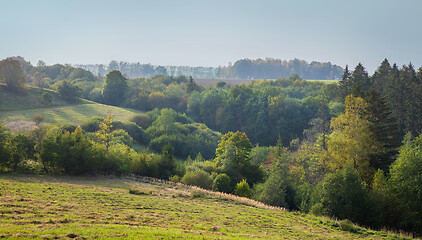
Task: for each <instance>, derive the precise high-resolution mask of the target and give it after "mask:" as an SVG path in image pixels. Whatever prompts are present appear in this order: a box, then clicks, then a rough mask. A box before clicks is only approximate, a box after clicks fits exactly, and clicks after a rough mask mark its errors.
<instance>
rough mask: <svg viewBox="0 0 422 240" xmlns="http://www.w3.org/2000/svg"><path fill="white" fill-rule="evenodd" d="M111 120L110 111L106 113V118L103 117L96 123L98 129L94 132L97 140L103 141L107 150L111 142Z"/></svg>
mask: <svg viewBox="0 0 422 240" xmlns="http://www.w3.org/2000/svg"><path fill="white" fill-rule="evenodd" d="M112 124H113V120H112V116H111V113H108V114H107V118H105V119H104V120H103V121H102V122H100V124H99V125H98V127H99V130H98V131H97V132H96V133H95V135H96V136H97V138H98V140H99V142H101V143H103V144H104V145H105V147H106V149H107V150H108V149H109V147H110V144H111V138H112V135H111V132H112V131H113V125H112Z"/></svg>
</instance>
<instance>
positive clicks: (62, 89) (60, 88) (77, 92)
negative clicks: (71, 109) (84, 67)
mask: <svg viewBox="0 0 422 240" xmlns="http://www.w3.org/2000/svg"><path fill="white" fill-rule="evenodd" d="M54 86H55V88H56V89H57V92H58V93H59V96H60V97H62V98H63V99H65V100H67V101H75V100H76V99H78V98H79V97H81V94H82V89H81V88H79V87H78V86H76V85H75V84H72V83H71V82H70V81H68V80H61V81H58V82H57V83H55V84H54Z"/></svg>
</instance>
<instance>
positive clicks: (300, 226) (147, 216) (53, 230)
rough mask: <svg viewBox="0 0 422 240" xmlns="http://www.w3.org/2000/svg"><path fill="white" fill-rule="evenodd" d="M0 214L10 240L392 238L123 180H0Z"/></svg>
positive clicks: (0, 233) (1, 233) (0, 228)
mask: <svg viewBox="0 0 422 240" xmlns="http://www.w3.org/2000/svg"><path fill="white" fill-rule="evenodd" d="M129 189H131V190H132V193H133V194H130V193H129ZM0 216H1V217H0V238H4V237H5V238H10V239H34V238H35V239H69V238H75V239H94V238H97V239H176V238H177V239H179V238H183V239H258V238H260V239H399V238H398V237H396V236H393V235H391V234H389V233H386V232H378V231H370V230H366V229H363V228H360V233H350V232H346V231H341V230H340V229H339V228H338V227H334V226H333V224H334V222H335V221H333V220H329V219H325V218H316V217H313V216H308V215H302V214H299V213H293V212H287V211H276V210H267V209H262V208H257V207H253V206H250V205H245V204H242V203H239V202H236V201H234V200H228V199H224V198H220V197H217V196H213V195H206V194H203V193H199V192H197V191H194V190H188V189H186V188H183V187H170V186H166V185H162V184H149V183H141V182H136V181H132V180H128V179H125V178H107V177H96V178H95V177H66V176H60V177H59V176H57V177H55V176H35V175H4V174H3V175H0Z"/></svg>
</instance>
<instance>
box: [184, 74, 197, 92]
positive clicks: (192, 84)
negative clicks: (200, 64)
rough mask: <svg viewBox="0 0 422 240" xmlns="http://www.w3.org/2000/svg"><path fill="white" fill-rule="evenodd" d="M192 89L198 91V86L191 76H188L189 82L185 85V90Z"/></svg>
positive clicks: (189, 90)
mask: <svg viewBox="0 0 422 240" xmlns="http://www.w3.org/2000/svg"><path fill="white" fill-rule="evenodd" d="M193 91H199V86H198V84H196V82H195V81H194V80H193V78H192V76H190V77H189V82H188V84H187V85H186V92H187V93H191V92H193Z"/></svg>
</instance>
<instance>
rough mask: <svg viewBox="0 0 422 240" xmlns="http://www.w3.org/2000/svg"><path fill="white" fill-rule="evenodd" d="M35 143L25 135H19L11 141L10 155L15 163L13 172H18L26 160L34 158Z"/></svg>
mask: <svg viewBox="0 0 422 240" xmlns="http://www.w3.org/2000/svg"><path fill="white" fill-rule="evenodd" d="M34 146H35V142H34V141H33V140H32V139H31V138H29V137H27V136H25V135H23V134H17V135H14V136H12V137H11V139H10V155H11V159H12V161H13V171H14V172H16V170H17V167H18V164H19V163H20V162H22V160H24V159H25V158H32V157H33V156H34V153H35V152H34Z"/></svg>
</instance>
